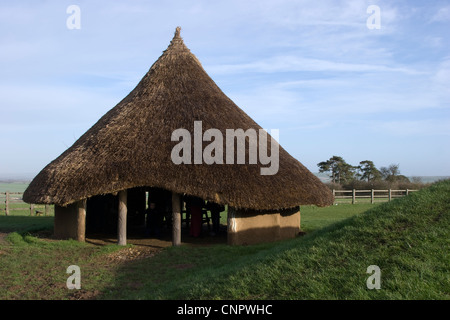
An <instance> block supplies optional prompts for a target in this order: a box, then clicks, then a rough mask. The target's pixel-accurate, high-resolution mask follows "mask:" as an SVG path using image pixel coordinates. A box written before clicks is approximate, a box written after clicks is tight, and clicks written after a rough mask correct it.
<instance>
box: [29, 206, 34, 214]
mask: <svg viewBox="0 0 450 320" xmlns="http://www.w3.org/2000/svg"><path fill="white" fill-rule="evenodd" d="M33 210H34V204H30V216H32V215H33Z"/></svg>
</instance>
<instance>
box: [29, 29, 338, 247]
mask: <svg viewBox="0 0 450 320" xmlns="http://www.w3.org/2000/svg"><path fill="white" fill-rule="evenodd" d="M199 121H201V130H202V132H203V133H204V132H205V131H207V130H208V129H218V130H219V131H220V132H222V133H223V135H224V136H225V135H226V130H227V129H243V130H244V131H246V130H248V129H255V130H259V129H261V127H260V126H259V125H258V124H257V123H256V122H255V121H253V120H252V119H251V118H250V117H249V116H248V115H247V114H246V113H245V112H244V111H243V110H242V109H240V108H239V107H238V106H237V105H236V104H235V103H233V101H231V100H230V99H229V98H228V97H227V96H226V95H225V94H224V93H223V92H222V91H221V90H220V89H219V87H218V86H217V85H216V84H215V82H214V81H213V80H212V79H211V78H210V77H209V76H208V74H207V73H206V72H205V70H204V69H203V67H202V65H201V64H200V62H199V61H198V59H197V58H196V57H195V56H194V55H193V54H192V53H191V52H190V50H189V49H188V48H187V47H186V46H185V44H184V42H183V40H182V38H181V37H180V28H177V30H176V32H175V36H174V38H173V39H172V41H171V43H170V45H169V47H168V48H167V49H166V50H165V51H164V52H163V54H162V55H161V57H160V58H159V59H158V60H157V61H156V62H155V63H154V64H153V65H152V67H151V68H150V70H149V71H148V72H147V74H146V75H145V76H144V77H143V78H142V80H141V81H140V82H139V84H138V85H137V86H136V88H134V89H133V90H132V91H131V92H130V93H129V94H128V95H127V96H126V97H125V98H124V99H123V100H122V101H120V102H119V103H118V104H117V105H116V106H115V107H114V108H112V109H111V110H110V111H109V112H107V113H106V114H105V115H104V116H103V117H102V118H101V119H100V120H98V122H97V123H95V124H94V125H93V126H92V127H91V128H90V129H89V130H88V131H87V132H86V133H84V134H83V135H82V136H81V137H80V138H79V139H78V140H77V141H76V142H75V143H74V144H73V145H72V146H71V147H70V148H68V149H67V150H66V151H65V152H63V153H62V154H61V155H60V156H59V157H58V158H56V159H55V160H54V161H52V162H51V163H50V164H48V165H47V166H46V167H45V168H44V169H43V170H42V171H41V172H40V173H39V174H38V175H37V176H36V177H35V178H34V180H33V181H32V182H31V184H30V185H29V187H28V188H27V190H26V191H25V193H24V196H23V199H24V200H25V201H26V202H29V203H39V204H55V235H57V236H58V237H61V238H77V239H79V240H81V241H83V240H84V234H85V229H86V228H87V227H88V225H86V219H87V221H88V223H87V224H89V219H90V216H92V219H93V220H102V219H104V218H105V216H106V215H108V214H109V213H111V212H113V213H115V217H116V218H115V219H116V220H115V222H113V224H115V228H118V237H119V243H121V244H123V243H125V239H124V237H125V232H126V222H127V220H128V222H129V223H130V219H135V220H137V221H140V222H142V218H141V217H142V216H141V215H139V213H140V212H142V210H145V206H146V202H145V190H146V188H159V189H160V190H165V191H167V192H171V194H172V197H171V198H172V211H173V212H174V214H173V230H174V231H173V234H174V239H173V241H174V244H179V243H180V238H179V237H180V235H179V229H180V212H181V211H182V204H181V205H180V195H189V196H196V197H200V198H201V199H204V200H207V201H214V202H216V203H218V204H222V205H228V208H229V209H228V242H229V243H231V244H242V243H255V242H262V241H272V240H278V239H283V238H289V237H294V236H295V235H296V234H297V233H298V232H299V228H300V212H299V206H300V205H310V204H315V205H318V206H327V205H330V204H332V202H333V197H332V194H331V192H330V191H329V190H328V188H327V187H326V186H325V185H324V184H322V183H321V182H320V180H319V179H318V178H317V177H315V176H314V175H313V174H312V173H311V172H309V171H308V170H307V169H306V168H305V167H304V166H303V165H302V164H301V163H300V162H299V161H297V160H296V159H294V158H293V157H292V156H291V155H289V154H288V152H286V151H285V150H284V149H283V148H282V147H281V146H280V147H279V149H278V150H279V156H278V161H279V163H278V171H277V172H276V174H272V175H262V174H261V168H264V167H267V165H263V164H261V163H260V162H258V163H256V164H254V163H252V164H250V163H247V162H246V163H244V164H237V163H235V164H227V163H226V162H225V161H223V163H212V164H206V163H198V162H197V163H196V162H191V164H187V163H181V164H175V163H174V161H173V160H172V158H171V154H172V152H173V149H174V147H175V146H176V145H177V144H178V143H179V142H178V141H172V140H173V139H172V134H173V132H174V131H175V130H177V129H180V128H185V129H187V130H188V131H190V132H193V131H194V129H195V128H194V124H195V122H196V123H199ZM266 135H267V141H268V147H269V148H270V147H271V146H272V145H275V144H274V143H275V142H274V140H273V139H271V137H270V136H269V135H268V133H266ZM246 141H247V142H248V137H247V139H246ZM208 143H209V142H206V141H202V142H201V144H200V146H201V147H202V148H204V147H205V146H207V145H208ZM197 144H198V142H197ZM225 144H226V143H225V141H223V146H224V149H225V147H226V145H225ZM192 145H193V146H192V155H194V153H195V152H196V150H194V147H195V146H194V143H192ZM197 146H198V145H197ZM249 148H250V147H249V145H248V144H246V146H245V152H246V157H247V158H246V159H249V156H250V151H249ZM185 151H186V150H185ZM224 158H225V155H224ZM169 195H170V193H169ZM105 219H106V218H105ZM117 226H118V227H117Z"/></svg>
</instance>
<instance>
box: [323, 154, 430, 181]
mask: <svg viewBox="0 0 450 320" xmlns="http://www.w3.org/2000/svg"><path fill="white" fill-rule="evenodd" d="M317 166H318V167H319V172H320V173H328V174H329V177H330V179H331V182H330V183H328V185H329V186H330V187H331V188H335V189H341V188H343V189H365V188H372V189H385V188H400V189H413V188H422V187H424V186H426V184H424V183H422V182H421V181H420V179H419V178H413V179H412V181H411V180H410V179H409V178H407V177H406V176H404V175H402V174H400V165H399V164H391V165H389V166H387V167H381V168H379V169H378V168H377V167H376V166H375V164H374V163H373V161H370V160H364V161H361V162H360V163H359V165H357V166H354V165H351V164H349V163H347V162H346V161H345V160H344V159H343V158H342V157H339V156H332V157H331V158H330V159H328V160H326V161H322V162H319V163H318V164H317Z"/></svg>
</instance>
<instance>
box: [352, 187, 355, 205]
mask: <svg viewBox="0 0 450 320" xmlns="http://www.w3.org/2000/svg"><path fill="white" fill-rule="evenodd" d="M355 202H356V190H355V189H353V192H352V204H355Z"/></svg>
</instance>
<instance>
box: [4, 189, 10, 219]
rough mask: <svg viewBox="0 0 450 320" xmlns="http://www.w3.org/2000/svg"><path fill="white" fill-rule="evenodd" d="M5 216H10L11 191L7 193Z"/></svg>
mask: <svg viewBox="0 0 450 320" xmlns="http://www.w3.org/2000/svg"><path fill="white" fill-rule="evenodd" d="M5 215H9V191H6V200H5Z"/></svg>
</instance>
